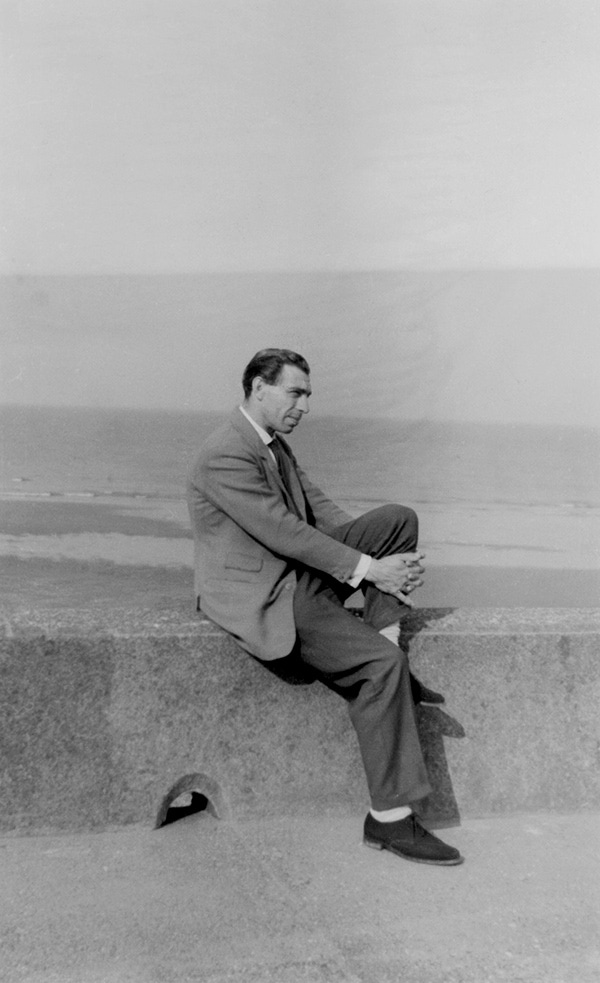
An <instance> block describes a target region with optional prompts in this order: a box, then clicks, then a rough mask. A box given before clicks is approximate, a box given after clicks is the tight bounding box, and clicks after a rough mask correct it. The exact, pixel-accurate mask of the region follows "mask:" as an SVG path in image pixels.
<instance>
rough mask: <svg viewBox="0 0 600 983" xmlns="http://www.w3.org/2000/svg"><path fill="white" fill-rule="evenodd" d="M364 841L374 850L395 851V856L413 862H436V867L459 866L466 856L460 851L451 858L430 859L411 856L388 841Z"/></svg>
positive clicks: (365, 839)
mask: <svg viewBox="0 0 600 983" xmlns="http://www.w3.org/2000/svg"><path fill="white" fill-rule="evenodd" d="M363 843H364V845H365V846H368V847H371V849H372V850H387V851H388V853H393V854H394V856H396V857H401V858H402V860H410V861H411V863H413V864H434V865H435V866H436V867H458V865H459V864H462V863H464V861H465V858H464V857H461V855H460V853H459V855H458V857H453V858H452V859H451V860H433V859H431V860H429V859H426V858H425V857H411V856H409V854H408V853H402V851H401V850H395V849H394V847H392V846H388V845H387V843H380V842H379V841H378V840H369V839H367V838H366V837H364V839H363Z"/></svg>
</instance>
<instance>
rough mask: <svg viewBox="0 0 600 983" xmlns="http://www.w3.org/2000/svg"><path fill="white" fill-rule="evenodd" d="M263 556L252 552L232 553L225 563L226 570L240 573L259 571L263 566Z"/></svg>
mask: <svg viewBox="0 0 600 983" xmlns="http://www.w3.org/2000/svg"><path fill="white" fill-rule="evenodd" d="M263 562H264V561H263V558H262V557H261V556H252V555H251V554H250V553H230V554H229V556H228V557H227V558H226V560H225V561H224V563H223V567H224V569H225V570H229V571H231V572H233V571H235V570H238V571H239V572H240V573H259V572H260V571H261V570H262V568H263Z"/></svg>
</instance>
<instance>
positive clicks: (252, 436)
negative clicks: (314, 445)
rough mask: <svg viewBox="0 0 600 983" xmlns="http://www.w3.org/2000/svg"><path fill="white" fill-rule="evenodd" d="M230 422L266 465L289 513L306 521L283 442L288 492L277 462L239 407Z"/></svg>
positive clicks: (301, 500) (304, 505)
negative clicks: (293, 513)
mask: <svg viewBox="0 0 600 983" xmlns="http://www.w3.org/2000/svg"><path fill="white" fill-rule="evenodd" d="M230 422H231V423H232V425H233V426H234V427H235V429H236V430H238V431H239V433H240V434H241V435H242V437H243V438H244V440H245V441H246V443H249V444H250V446H251V447H252V449H253V450H254V451H255V453H257V454H258V455H259V457H261V458H262V460H263V461H265V462H266V465H267V467H268V469H269V471H270V473H271V474H272V476H273V479H274V480H275V482H276V483H277V485H278V487H279V490H280V491H281V494H282V495H283V498H284V500H285V503H286V505H287V507H288V508H289V509H290V511H292V512H295V513H296V514H297V515H298V516H299V517H300V518H301V519H306V504H305V501H304V492H303V491H302V485H301V484H300V479H299V478H298V475H297V474H296V469H295V468H294V467H293V465H292V462H291V458H290V452H289V450H288V448H287V444H286V443H285V441H283V440H282V441H281V442H280V443H281V446H282V447H283V450H284V455H285V460H286V478H287V481H288V488H289V492H288V488H286V486H285V484H284V482H283V479H282V477H281V475H280V473H279V468H278V467H277V462H276V461H275V460H274V459H273V455H272V453H271V452H270V451H269V449H268V446H267V444H265V443H264V441H263V440H261V437H260V434H259V433H257V431H256V430H255V429H254V427H253V426H252V424H251V423H249V422H248V420H247V419H246V417H245V416H244V414H243V413H240V410H239V407H236V409H235V410H234V411H233V413H232V415H231V418H230Z"/></svg>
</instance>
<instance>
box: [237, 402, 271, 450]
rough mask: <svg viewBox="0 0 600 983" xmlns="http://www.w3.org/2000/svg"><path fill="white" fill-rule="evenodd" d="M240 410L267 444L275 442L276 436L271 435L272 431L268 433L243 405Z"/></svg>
mask: <svg viewBox="0 0 600 983" xmlns="http://www.w3.org/2000/svg"><path fill="white" fill-rule="evenodd" d="M240 412H241V413H243V414H244V416H245V417H246V419H247V420H248V422H249V423H251V424H252V426H253V427H254V429H255V430H256V432H257V434H258V436H259V437H260V439H261V440H262V442H263V444H267V446H268V445H269V444H272V443H273V440H274V438H273V437H272V436H271V434H270V433H267V431H266V430H264V429H263V428H262V427H261V426H260V425H259V424H258V423H257V422H256V420H253V419H252V417H251V416H250V415H249V414H248V413H246V410H245V409H244V407H243V406H240Z"/></svg>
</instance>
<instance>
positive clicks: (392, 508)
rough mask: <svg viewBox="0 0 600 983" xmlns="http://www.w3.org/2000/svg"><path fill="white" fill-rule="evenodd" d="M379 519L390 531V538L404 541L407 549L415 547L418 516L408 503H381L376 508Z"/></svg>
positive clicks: (417, 532) (417, 535)
mask: <svg viewBox="0 0 600 983" xmlns="http://www.w3.org/2000/svg"><path fill="white" fill-rule="evenodd" d="M376 511H377V512H378V513H379V516H378V518H379V521H380V522H381V523H382V524H385V525H386V526H387V528H388V529H389V532H390V539H391V538H392V537H393V538H394V539H395V540H400V539H401V540H402V541H405V542H406V546H407V549H408V550H413V549H415V548H416V545H417V542H418V540H419V517H418V515H417V513H416V512H415V510H414V509H411V508H410V506H408V505H392V504H389V505H381V506H380V507H379V508H378V509H377V510H376Z"/></svg>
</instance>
